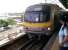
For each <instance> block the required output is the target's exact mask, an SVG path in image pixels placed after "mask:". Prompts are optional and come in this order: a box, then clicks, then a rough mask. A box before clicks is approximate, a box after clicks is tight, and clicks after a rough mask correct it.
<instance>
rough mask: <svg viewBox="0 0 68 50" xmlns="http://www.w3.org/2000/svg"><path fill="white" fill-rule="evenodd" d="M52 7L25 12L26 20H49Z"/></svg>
mask: <svg viewBox="0 0 68 50" xmlns="http://www.w3.org/2000/svg"><path fill="white" fill-rule="evenodd" d="M50 13H51V11H50V9H49V10H46V11H30V12H26V13H25V17H24V21H26V22H48V21H49V20H50Z"/></svg>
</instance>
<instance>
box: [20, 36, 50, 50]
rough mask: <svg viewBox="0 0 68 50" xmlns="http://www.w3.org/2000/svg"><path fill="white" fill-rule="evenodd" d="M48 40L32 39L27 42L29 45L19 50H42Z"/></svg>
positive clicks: (44, 38)
mask: <svg viewBox="0 0 68 50" xmlns="http://www.w3.org/2000/svg"><path fill="white" fill-rule="evenodd" d="M48 39H49V37H48ZM48 39H47V38H46V37H43V38H41V39H40V40H38V39H33V41H31V42H28V44H29V45H28V44H26V45H25V47H24V46H23V47H22V48H21V49H20V50H42V48H43V47H44V45H45V44H46V43H47V42H48Z"/></svg>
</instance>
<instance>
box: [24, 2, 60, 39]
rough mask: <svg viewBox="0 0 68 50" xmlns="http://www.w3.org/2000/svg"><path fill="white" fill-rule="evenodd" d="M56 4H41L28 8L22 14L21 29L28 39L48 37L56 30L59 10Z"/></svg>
mask: <svg viewBox="0 0 68 50" xmlns="http://www.w3.org/2000/svg"><path fill="white" fill-rule="evenodd" d="M60 9H61V8H60V7H59V6H58V5H56V4H48V3H41V4H35V5H31V6H29V7H28V8H27V9H26V11H25V13H24V22H23V27H24V31H25V32H26V34H27V35H28V37H29V38H33V37H34V36H35V35H37V36H38V37H41V35H46V36H50V35H52V34H53V33H52V32H54V31H55V30H57V29H58V23H59V22H58V21H59V16H58V14H59V10H60Z"/></svg>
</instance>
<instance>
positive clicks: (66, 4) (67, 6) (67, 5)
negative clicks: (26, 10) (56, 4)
mask: <svg viewBox="0 0 68 50" xmlns="http://www.w3.org/2000/svg"><path fill="white" fill-rule="evenodd" d="M60 2H61V3H62V4H63V5H64V6H65V7H66V8H68V0H60Z"/></svg>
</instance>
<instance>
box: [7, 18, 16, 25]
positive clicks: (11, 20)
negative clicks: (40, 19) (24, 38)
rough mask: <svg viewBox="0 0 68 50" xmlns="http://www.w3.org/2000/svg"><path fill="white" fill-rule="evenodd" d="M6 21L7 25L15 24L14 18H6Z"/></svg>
mask: <svg viewBox="0 0 68 50" xmlns="http://www.w3.org/2000/svg"><path fill="white" fill-rule="evenodd" d="M7 22H8V25H14V24H16V21H15V20H14V19H8V20H7Z"/></svg>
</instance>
